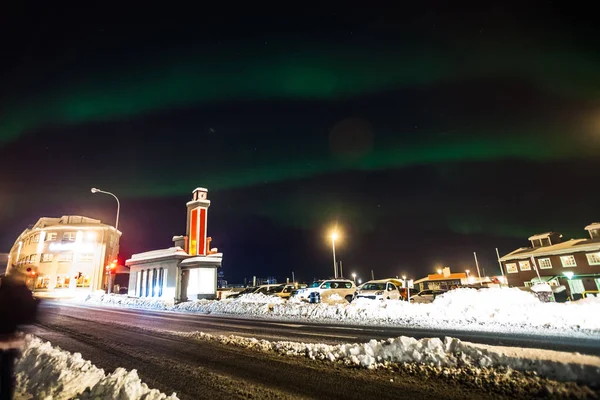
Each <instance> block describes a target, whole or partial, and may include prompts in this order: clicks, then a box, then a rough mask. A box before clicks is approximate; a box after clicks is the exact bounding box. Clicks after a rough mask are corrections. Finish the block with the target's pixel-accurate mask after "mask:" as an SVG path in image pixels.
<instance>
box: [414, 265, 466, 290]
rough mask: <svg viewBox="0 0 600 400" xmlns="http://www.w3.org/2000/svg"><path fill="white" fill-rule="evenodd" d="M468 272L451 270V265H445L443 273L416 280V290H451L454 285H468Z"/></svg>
mask: <svg viewBox="0 0 600 400" xmlns="http://www.w3.org/2000/svg"><path fill="white" fill-rule="evenodd" d="M469 283H472V282H469V280H468V277H467V274H466V273H464V272H451V271H450V268H449V267H444V268H442V270H441V273H438V274H429V275H427V276H426V277H425V278H421V279H418V280H416V281H414V283H413V285H414V288H415V290H416V291H418V292H420V291H421V290H449V289H450V288H453V287H459V286H464V285H468V284H469Z"/></svg>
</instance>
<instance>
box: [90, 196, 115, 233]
mask: <svg viewBox="0 0 600 400" xmlns="http://www.w3.org/2000/svg"><path fill="white" fill-rule="evenodd" d="M91 192H92V193H94V194H95V193H104V194H108V195H111V196H112V197H114V198H115V200H116V201H117V219H116V221H115V229H116V230H119V212H120V211H121V203H120V202H119V199H118V198H117V196H115V195H114V194H112V193H111V192H105V191H104V190H100V189H96V188H92V190H91Z"/></svg>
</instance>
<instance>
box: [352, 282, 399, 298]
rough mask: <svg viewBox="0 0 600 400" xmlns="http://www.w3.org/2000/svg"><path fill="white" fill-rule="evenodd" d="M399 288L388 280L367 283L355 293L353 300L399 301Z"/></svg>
mask: <svg viewBox="0 0 600 400" xmlns="http://www.w3.org/2000/svg"><path fill="white" fill-rule="evenodd" d="M398 289H399V288H398V287H397V286H396V285H395V284H394V283H393V282H390V280H389V279H381V280H377V281H369V282H366V283H364V284H363V285H362V287H361V288H359V289H358V290H357V291H356V296H355V298H357V299H370V300H400V299H401V295H400V291H399V290H398Z"/></svg>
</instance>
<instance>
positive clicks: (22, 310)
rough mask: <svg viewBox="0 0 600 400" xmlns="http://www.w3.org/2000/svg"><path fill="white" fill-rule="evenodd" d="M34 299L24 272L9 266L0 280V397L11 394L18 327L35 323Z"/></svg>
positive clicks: (20, 343) (6, 398) (5, 399)
mask: <svg viewBox="0 0 600 400" xmlns="http://www.w3.org/2000/svg"><path fill="white" fill-rule="evenodd" d="M37 308H38V300H36V299H35V298H34V297H33V295H32V293H31V290H29V289H28V288H27V285H26V274H25V273H24V271H22V270H21V269H20V268H19V267H17V266H13V267H12V268H11V269H10V270H9V274H8V275H7V276H5V277H4V278H2V280H1V281H0V400H9V399H12V397H13V391H14V377H13V369H14V363H15V359H16V358H17V357H18V355H19V350H20V349H21V348H22V347H23V345H24V339H23V334H21V333H20V332H19V330H18V329H19V326H21V325H26V324H31V323H33V322H35V318H36V315H37Z"/></svg>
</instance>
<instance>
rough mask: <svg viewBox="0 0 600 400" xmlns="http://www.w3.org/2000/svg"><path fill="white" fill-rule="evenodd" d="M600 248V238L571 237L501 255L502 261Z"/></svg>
mask: <svg viewBox="0 0 600 400" xmlns="http://www.w3.org/2000/svg"><path fill="white" fill-rule="evenodd" d="M598 250H600V239H571V240H567V241H565V242H561V243H557V244H553V245H551V246H543V247H521V248H520V249H517V250H514V251H512V252H510V253H508V254H507V255H505V256H503V257H500V261H509V260H517V259H525V258H529V257H531V256H534V257H539V256H550V255H559V254H572V253H578V252H584V251H586V252H587V251H598Z"/></svg>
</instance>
